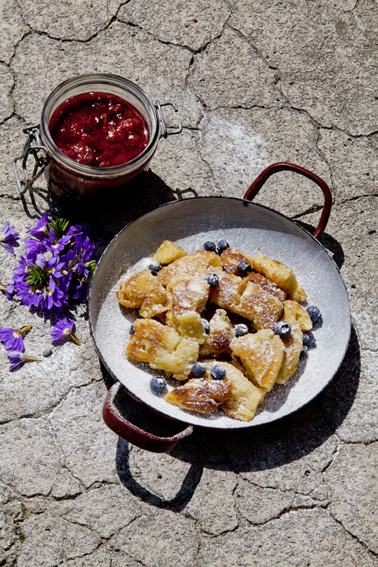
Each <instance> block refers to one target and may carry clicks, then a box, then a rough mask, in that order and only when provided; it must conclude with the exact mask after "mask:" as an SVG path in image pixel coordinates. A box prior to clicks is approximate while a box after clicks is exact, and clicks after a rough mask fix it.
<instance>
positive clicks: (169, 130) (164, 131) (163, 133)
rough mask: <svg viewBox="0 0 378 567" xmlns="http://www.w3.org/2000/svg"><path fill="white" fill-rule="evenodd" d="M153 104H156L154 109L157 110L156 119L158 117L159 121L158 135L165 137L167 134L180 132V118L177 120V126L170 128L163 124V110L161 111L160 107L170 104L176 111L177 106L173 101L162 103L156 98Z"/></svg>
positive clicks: (172, 134)
mask: <svg viewBox="0 0 378 567" xmlns="http://www.w3.org/2000/svg"><path fill="white" fill-rule="evenodd" d="M155 106H156V111H157V115H158V119H159V123H160V130H161V134H160V136H161V137H162V138H166V137H167V136H174V135H175V134H180V132H182V122H181V120H179V123H178V126H177V128H172V127H170V126H168V128H167V126H166V124H165V120H164V115H163V111H162V107H163V106H171V107H172V108H173V110H174V111H175V112H177V111H178V108H177V106H176V105H175V103H174V102H170V101H168V102H164V103H163V104H161V103H160V102H159V101H158V100H157V101H156V102H155Z"/></svg>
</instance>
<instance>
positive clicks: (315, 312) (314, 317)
mask: <svg viewBox="0 0 378 567" xmlns="http://www.w3.org/2000/svg"><path fill="white" fill-rule="evenodd" d="M306 311H307V313H308V314H309V316H310V319H311V321H312V323H313V324H315V323H316V322H317V321H319V319H320V315H321V314H320V309H319V307H316V305H309V306H308V307H307V309H306Z"/></svg>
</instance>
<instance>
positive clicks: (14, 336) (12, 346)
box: [0, 325, 31, 352]
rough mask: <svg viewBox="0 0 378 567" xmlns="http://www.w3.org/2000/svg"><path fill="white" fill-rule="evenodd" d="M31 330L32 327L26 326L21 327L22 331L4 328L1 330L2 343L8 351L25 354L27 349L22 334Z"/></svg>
mask: <svg viewBox="0 0 378 567" xmlns="http://www.w3.org/2000/svg"><path fill="white" fill-rule="evenodd" d="M30 329H31V325H26V326H25V327H21V329H9V328H8V327H4V328H3V329H0V342H1V343H3V344H4V347H5V348H6V350H15V351H19V352H24V350H25V348H24V341H23V340H22V334H23V333H26V332H27V331H29V330H30Z"/></svg>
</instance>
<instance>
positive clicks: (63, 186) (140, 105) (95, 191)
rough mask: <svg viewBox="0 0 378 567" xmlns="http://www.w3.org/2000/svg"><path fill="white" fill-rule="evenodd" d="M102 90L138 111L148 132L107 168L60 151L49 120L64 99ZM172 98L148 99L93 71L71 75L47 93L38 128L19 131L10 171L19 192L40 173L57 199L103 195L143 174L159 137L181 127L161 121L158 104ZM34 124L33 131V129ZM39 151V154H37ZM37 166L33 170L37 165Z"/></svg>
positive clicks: (137, 90)
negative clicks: (140, 146) (30, 164)
mask: <svg viewBox="0 0 378 567" xmlns="http://www.w3.org/2000/svg"><path fill="white" fill-rule="evenodd" d="M93 92H98V93H105V94H111V95H116V96H118V97H120V98H121V99H123V100H125V101H126V102H128V103H130V104H131V105H132V106H133V107H134V108H136V110H137V111H138V112H139V113H140V114H141V115H142V117H143V119H144V121H145V123H146V126H147V130H148V143H147V146H146V147H145V148H144V150H143V151H142V152H141V153H140V154H139V155H138V156H137V157H135V158H134V159H132V160H130V161H128V162H127V163H123V164H120V165H115V166H111V167H93V166H89V165H85V164H82V163H79V162H76V161H74V160H72V159H71V158H69V157H68V156H67V155H66V154H65V153H63V152H62V151H61V150H60V149H59V148H58V146H57V145H56V144H55V142H54V140H53V139H52V136H51V133H50V130H49V124H50V121H51V118H52V116H53V115H54V112H55V111H56V110H57V109H58V108H59V107H60V106H61V105H62V104H63V103H64V102H65V101H66V100H67V99H70V98H72V97H75V96H77V95H82V94H86V93H93ZM167 105H170V106H172V107H173V108H174V110H175V111H177V108H176V107H175V105H174V104H173V103H172V102H167V103H164V104H160V103H159V102H156V103H153V102H152V101H151V99H150V98H149V97H148V96H147V94H146V93H145V92H144V91H143V90H142V89H141V88H140V87H138V86H137V85H135V84H134V83H132V82H131V81H128V80H127V79H124V78H122V77H118V76H116V75H109V74H102V73H93V74H88V75H81V76H78V77H73V78H71V79H68V80H67V81H64V82H63V83H61V84H60V85H59V86H58V87H56V88H55V89H54V90H53V91H52V93H51V94H50V95H49V96H48V97H47V99H46V102H45V104H44V106H43V109H42V115H41V123H40V126H38V125H35V126H32V127H30V128H27V129H25V132H26V133H27V134H28V135H29V140H28V142H27V143H26V144H25V147H24V152H23V155H22V156H20V157H19V158H16V159H15V160H14V171H15V174H16V179H17V184H18V187H19V189H20V192H21V193H22V194H23V193H25V191H26V190H31V189H32V183H33V181H35V179H37V178H38V177H39V175H40V174H41V169H43V170H44V171H45V175H46V177H47V181H48V184H49V187H50V189H51V190H52V191H54V193H56V194H57V195H58V196H59V197H64V198H68V199H80V198H83V197H88V196H92V195H105V194H106V193H108V192H109V191H114V190H117V189H122V190H123V189H124V188H127V186H128V185H129V184H130V182H131V181H135V180H136V179H137V177H138V176H140V175H141V174H142V173H143V172H145V171H146V170H147V169H148V167H149V163H150V161H151V159H152V157H153V155H154V153H155V151H156V148H157V145H158V142H159V139H160V138H161V137H167V136H168V135H172V134H178V133H180V132H181V130H182V126H181V123H179V126H178V128H175V129H174V128H169V129H168V128H167V127H166V125H165V122H164V117H163V113H162V106H167ZM38 128H39V130H40V131H39V130H38ZM40 151H42V152H43V154H44V157H41V155H39V152H40ZM30 154H33V156H34V159H35V161H36V162H38V163H36V166H35V171H34V173H33V176H32V177H31V178H30V177H29V176H28V175H27V174H26V161H27V157H28V155H30ZM20 159H22V160H23V162H22V165H23V169H24V177H25V180H24V181H23V182H21V181H20V179H19V176H18V171H17V161H18V160H20ZM37 166H39V169H38V167H37Z"/></svg>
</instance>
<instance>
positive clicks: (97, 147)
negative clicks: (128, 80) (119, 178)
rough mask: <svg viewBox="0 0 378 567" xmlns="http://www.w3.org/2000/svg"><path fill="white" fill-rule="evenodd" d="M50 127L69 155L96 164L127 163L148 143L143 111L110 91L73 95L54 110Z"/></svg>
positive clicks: (97, 165) (55, 139) (93, 165)
mask: <svg viewBox="0 0 378 567" xmlns="http://www.w3.org/2000/svg"><path fill="white" fill-rule="evenodd" d="M49 130H50V134H51V137H52V139H53V140H54V142H55V144H56V145H57V146H58V148H59V149H60V150H61V151H62V152H63V153H65V154H66V156H68V157H69V158H71V159H72V160H74V161H77V162H79V163H82V164H85V165H90V166H92V167H111V166H114V165H121V164H124V163H127V162H129V161H131V160H132V159H134V158H136V157H137V156H138V155H139V154H140V153H141V152H142V151H143V150H144V148H145V147H146V146H147V144H148V128H147V124H146V122H145V120H144V119H143V116H142V115H141V113H140V112H138V110H137V109H136V108H135V107H134V106H132V105H131V104H130V103H129V102H127V101H126V100H123V99H122V98H120V97H118V96H115V95H112V94H109V93H101V92H90V93H85V94H81V95H77V96H74V97H72V98H69V99H68V100H66V101H65V102H64V103H63V104H62V105H60V106H59V107H58V108H57V110H56V111H55V112H54V114H53V116H52V118H51V120H50V123H49Z"/></svg>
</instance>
